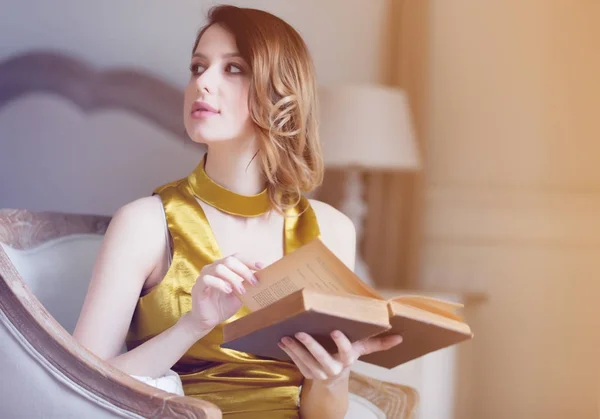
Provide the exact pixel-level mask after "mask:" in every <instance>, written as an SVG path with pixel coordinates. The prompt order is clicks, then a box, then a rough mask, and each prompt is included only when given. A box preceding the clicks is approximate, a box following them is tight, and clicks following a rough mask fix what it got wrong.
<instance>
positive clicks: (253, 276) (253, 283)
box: [250, 275, 258, 285]
mask: <svg viewBox="0 0 600 419" xmlns="http://www.w3.org/2000/svg"><path fill="white" fill-rule="evenodd" d="M250 283H251V284H252V285H257V284H258V278H257V277H256V275H252V277H251V278H250Z"/></svg>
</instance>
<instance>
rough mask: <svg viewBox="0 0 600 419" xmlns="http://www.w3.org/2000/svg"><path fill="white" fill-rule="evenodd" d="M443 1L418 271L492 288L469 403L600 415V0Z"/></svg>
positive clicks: (473, 412)
mask: <svg viewBox="0 0 600 419" xmlns="http://www.w3.org/2000/svg"><path fill="white" fill-rule="evenodd" d="M430 6H431V7H430V10H431V15H430V21H429V22H430V33H431V42H430V51H429V58H430V60H429V61H430V63H429V64H430V67H429V96H428V100H427V104H428V112H427V136H426V138H425V141H426V148H427V168H426V173H425V178H426V189H425V210H426V211H425V216H424V218H425V219H424V224H425V226H424V229H425V237H424V247H423V253H422V259H421V282H422V284H423V285H425V286H431V287H434V288H456V289H464V290H480V291H485V292H486V293H488V295H489V300H488V301H487V303H485V304H484V305H483V306H481V307H480V308H479V309H478V311H476V316H475V317H474V318H473V319H472V321H473V327H474V329H475V333H476V336H475V340H474V341H473V343H472V345H471V348H470V349H472V354H471V355H472V361H473V370H472V374H473V378H474V379H475V381H474V382H475V385H474V386H473V388H471V390H470V392H468V396H466V395H465V394H466V393H464V394H463V397H468V398H469V399H470V400H471V401H472V406H473V407H472V409H469V408H466V407H464V406H463V407H461V408H460V409H459V411H458V415H457V418H460V419H467V418H473V419H475V418H476V419H505V418H511V419H521V418H522V419H526V418H527V419H529V418H544V419H552V418H557V419H558V418H573V419H587V418H589V419H592V418H596V417H597V415H598V412H597V409H598V389H597V385H598V382H599V380H600V374H599V372H600V371H599V368H598V367H599V362H598V358H599V352H600V351H599V349H600V339H599V337H598V336H599V331H600V300H599V297H600V280H599V276H600V114H599V112H600V24H599V23H598V22H600V2H597V1H592V0H578V1H572V0H529V1H522V0H510V1H495V2H489V1H486V2H483V1H477V0H452V1H446V0H432V1H431V2H430Z"/></svg>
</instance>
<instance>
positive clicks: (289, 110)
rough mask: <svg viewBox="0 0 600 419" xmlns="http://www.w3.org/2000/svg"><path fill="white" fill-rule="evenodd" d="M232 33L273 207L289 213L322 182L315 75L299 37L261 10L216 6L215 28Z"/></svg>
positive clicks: (210, 20) (210, 21) (212, 17)
mask: <svg viewBox="0 0 600 419" xmlns="http://www.w3.org/2000/svg"><path fill="white" fill-rule="evenodd" d="M214 24H219V25H221V26H222V27H223V28H225V29H226V30H228V31H229V32H231V33H232V34H233V36H234V38H235V40H236V44H237V47H238V50H239V52H240V54H241V55H242V57H243V58H244V60H245V61H246V62H247V63H248V65H249V67H250V69H251V81H250V92H249V95H248V109H249V112H250V116H251V118H252V120H253V122H254V124H255V125H256V128H257V130H258V133H259V144H260V152H259V153H258V155H259V158H260V161H261V167H262V171H263V173H264V175H265V177H266V178H267V182H268V184H267V189H268V192H269V197H270V199H271V202H272V203H273V206H274V207H275V208H276V209H277V210H279V211H281V212H285V211H286V210H287V209H289V208H291V207H294V206H295V205H297V204H298V202H299V201H300V199H301V197H302V194H303V193H306V192H310V191H312V190H314V189H315V188H316V187H318V186H319V185H320V184H321V183H322V181H323V171H324V168H323V157H322V153H321V143H320V139H319V132H318V122H317V117H318V97H317V83H316V77H315V70H314V64H313V61H312V58H311V56H310V54H309V52H308V48H307V46H306V44H305V43H304V41H303V39H302V38H301V36H300V35H299V34H298V32H296V30H295V29H294V28H292V27H291V26H290V25H289V24H288V23H286V22H285V21H283V20H282V19H280V18H278V17H276V16H274V15H272V14H270V13H267V12H265V11H262V10H257V9H248V8H240V7H235V6H228V5H223V6H216V7H213V8H212V9H211V10H210V11H209V13H208V24H207V25H206V26H204V27H203V28H202V29H201V30H200V32H199V33H198V36H197V37H196V42H195V44H194V48H193V50H192V51H195V50H196V47H197V46H198V42H199V41H200V38H201V37H202V35H203V34H204V32H205V31H206V29H208V28H209V27H210V26H211V25H214Z"/></svg>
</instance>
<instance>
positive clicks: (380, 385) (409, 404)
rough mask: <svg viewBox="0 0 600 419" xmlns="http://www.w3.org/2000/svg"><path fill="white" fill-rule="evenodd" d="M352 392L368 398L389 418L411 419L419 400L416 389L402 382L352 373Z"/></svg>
mask: <svg viewBox="0 0 600 419" xmlns="http://www.w3.org/2000/svg"><path fill="white" fill-rule="evenodd" d="M350 392H351V393H353V394H356V395H357V396H360V397H363V398H364V399H367V400H368V401H370V402H371V403H373V404H374V405H375V406H377V407H378V408H379V409H381V410H382V411H383V412H384V413H385V416H386V417H387V418H394V419H411V418H412V417H413V416H414V414H415V412H416V410H417V404H418V401H419V395H418V392H417V390H416V389H414V388H412V387H409V386H405V385H402V384H395V383H388V382H385V381H381V380H377V379H375V378H371V377H367V376H365V375H362V374H358V373H356V372H354V371H352V372H351V373H350Z"/></svg>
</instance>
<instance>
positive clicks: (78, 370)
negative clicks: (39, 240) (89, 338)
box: [0, 247, 222, 419]
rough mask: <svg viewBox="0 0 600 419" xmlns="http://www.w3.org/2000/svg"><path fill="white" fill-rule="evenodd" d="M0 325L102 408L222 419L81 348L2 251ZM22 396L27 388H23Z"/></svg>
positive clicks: (211, 409) (202, 404)
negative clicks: (122, 370)
mask: <svg viewBox="0 0 600 419" xmlns="http://www.w3.org/2000/svg"><path fill="white" fill-rule="evenodd" d="M0 322H1V323H3V324H4V326H6V328H7V329H8V330H9V332H10V333H12V334H13V336H15V338H16V339H17V340H18V341H19V342H21V344H22V345H23V347H24V350H27V349H25V348H29V350H30V352H31V353H33V354H35V356H36V357H37V358H38V359H39V360H40V364H42V365H44V367H45V368H46V369H47V370H48V372H49V373H50V374H52V375H54V376H57V375H58V376H59V377H60V379H61V381H62V382H63V383H64V384H66V385H68V386H71V387H72V388H74V389H76V390H78V391H79V392H84V393H87V394H89V395H92V397H93V398H94V399H96V400H99V403H101V404H103V405H109V406H112V407H114V408H116V409H118V410H121V411H122V412H124V413H125V414H127V413H129V414H130V415H131V416H136V415H138V417H139V416H141V417H144V418H201V419H220V418H221V417H222V414H221V411H220V410H219V409H218V408H217V407H216V406H215V405H213V404H211V403H209V402H206V401H202V400H198V399H195V398H192V397H181V396H177V395H174V394H171V393H167V392H164V391H162V390H159V389H156V388H154V387H151V386H149V385H146V384H144V383H142V382H140V381H138V380H136V379H134V378H132V377H130V376H128V375H127V374H124V373H122V372H120V371H118V370H117V369H115V368H113V367H111V366H110V365H108V364H107V363H105V362H103V361H102V360H101V359H99V358H98V357H96V356H95V355H93V354H92V353H91V352H89V351H88V350H86V349H85V348H84V347H83V346H81V345H80V344H79V343H78V342H77V341H76V340H75V339H74V338H73V337H72V336H71V335H70V334H69V333H68V332H67V331H66V330H65V329H64V328H63V327H62V326H60V324H58V322H57V321H56V320H55V319H54V318H53V317H52V316H51V315H50V314H49V313H48V312H47V310H46V309H45V308H44V307H43V306H42V304H40V302H39V301H38V300H37V298H36V297H35V296H34V295H33V294H32V293H31V291H30V290H29V288H28V287H27V285H26V284H25V283H24V282H23V280H22V278H21V276H20V275H19V273H18V272H17V270H16V269H15V267H14V266H13V264H12V263H11V261H10V259H9V258H8V256H7V254H6V252H5V251H4V249H2V247H0ZM57 385H58V384H57ZM24 391H26V389H24Z"/></svg>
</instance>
